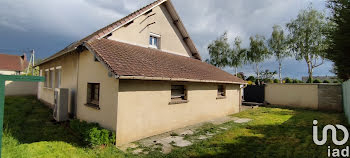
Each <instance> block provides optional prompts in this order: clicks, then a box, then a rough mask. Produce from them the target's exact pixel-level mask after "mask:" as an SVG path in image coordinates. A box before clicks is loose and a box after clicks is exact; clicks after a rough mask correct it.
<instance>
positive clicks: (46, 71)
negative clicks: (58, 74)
mask: <svg viewBox="0 0 350 158" xmlns="http://www.w3.org/2000/svg"><path fill="white" fill-rule="evenodd" d="M44 77H45V82H44V87H47V85H48V83H49V70H45V71H44Z"/></svg>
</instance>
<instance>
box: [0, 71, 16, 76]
mask: <svg viewBox="0 0 350 158" xmlns="http://www.w3.org/2000/svg"><path fill="white" fill-rule="evenodd" d="M0 75H16V71H6V70H0Z"/></svg>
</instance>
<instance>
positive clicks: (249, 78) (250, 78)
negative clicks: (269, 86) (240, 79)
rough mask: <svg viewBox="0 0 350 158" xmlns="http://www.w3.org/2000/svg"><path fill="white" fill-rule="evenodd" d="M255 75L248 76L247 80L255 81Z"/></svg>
mask: <svg viewBox="0 0 350 158" xmlns="http://www.w3.org/2000/svg"><path fill="white" fill-rule="evenodd" d="M255 80H256V79H255V77H254V76H249V77H248V78H247V81H252V82H255Z"/></svg>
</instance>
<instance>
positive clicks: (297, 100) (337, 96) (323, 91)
mask: <svg viewBox="0 0 350 158" xmlns="http://www.w3.org/2000/svg"><path fill="white" fill-rule="evenodd" d="M265 101H266V102H268V103H269V104H272V105H277V106H289V107H296V108H307V109H314V110H323V111H335V112H341V111H343V108H342V88H341V85H339V84H267V85H266V86H265Z"/></svg>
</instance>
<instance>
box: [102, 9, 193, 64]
mask: <svg viewBox="0 0 350 158" xmlns="http://www.w3.org/2000/svg"><path fill="white" fill-rule="evenodd" d="M152 14H154V15H153V16H150V17H148V16H149V15H152ZM173 21H174V20H173V19H172V18H171V15H170V14H169V12H168V10H167V9H166V7H165V6H164V4H162V5H160V6H157V7H155V8H154V9H153V11H152V12H151V13H149V14H147V15H142V16H140V17H138V18H137V19H135V20H134V22H133V23H132V24H130V25H128V26H127V27H121V28H119V29H118V30H116V31H115V32H113V34H112V36H111V37H109V39H114V40H118V41H122V42H127V43H131V44H136V45H141V46H145V47H148V46H149V36H150V33H155V34H158V35H160V36H161V37H160V49H161V50H163V51H166V52H170V53H175V54H178V55H184V56H188V57H189V56H191V52H190V50H189V48H188V46H187V44H186V43H185V41H184V40H183V38H184V37H182V35H181V33H180V32H179V30H178V28H177V27H176V26H175V24H174V22H173ZM153 22H155V23H154V24H151V23H153ZM149 24H151V25H149ZM148 25H149V26H148Z"/></svg>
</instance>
